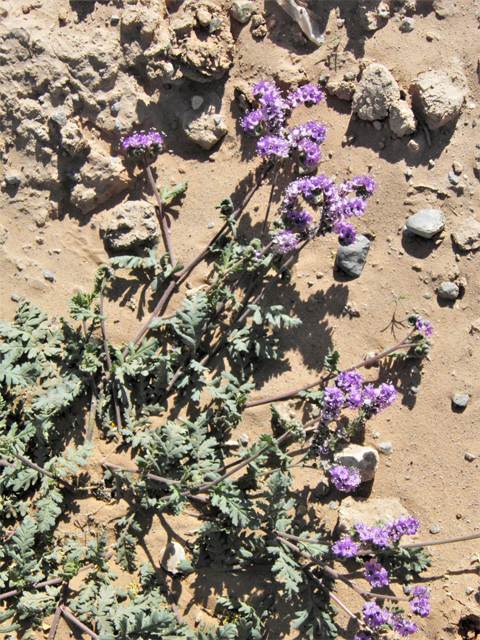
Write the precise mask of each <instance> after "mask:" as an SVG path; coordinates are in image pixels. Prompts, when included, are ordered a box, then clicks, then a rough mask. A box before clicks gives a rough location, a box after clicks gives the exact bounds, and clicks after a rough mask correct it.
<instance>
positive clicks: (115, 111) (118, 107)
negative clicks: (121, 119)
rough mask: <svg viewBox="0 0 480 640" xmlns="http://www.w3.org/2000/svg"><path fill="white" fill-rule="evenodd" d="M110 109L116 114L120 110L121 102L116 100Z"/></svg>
mask: <svg viewBox="0 0 480 640" xmlns="http://www.w3.org/2000/svg"><path fill="white" fill-rule="evenodd" d="M110 111H111V112H112V115H114V116H116V115H117V113H119V111H120V103H119V102H114V103H113V104H112V105H111V107H110Z"/></svg>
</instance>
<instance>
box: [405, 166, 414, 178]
mask: <svg viewBox="0 0 480 640" xmlns="http://www.w3.org/2000/svg"><path fill="white" fill-rule="evenodd" d="M405 176H406V177H407V178H411V177H412V176H413V171H412V169H411V168H410V167H408V169H407V170H406V171H405Z"/></svg>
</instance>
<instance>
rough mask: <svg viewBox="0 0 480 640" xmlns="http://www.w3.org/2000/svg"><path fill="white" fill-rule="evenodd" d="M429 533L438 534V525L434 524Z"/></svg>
mask: <svg viewBox="0 0 480 640" xmlns="http://www.w3.org/2000/svg"><path fill="white" fill-rule="evenodd" d="M430 533H433V534H435V533H440V525H438V524H434V525H432V526H431V527H430Z"/></svg>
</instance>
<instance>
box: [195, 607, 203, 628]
mask: <svg viewBox="0 0 480 640" xmlns="http://www.w3.org/2000/svg"><path fill="white" fill-rule="evenodd" d="M202 622H203V613H202V612H201V611H200V613H197V617H196V618H195V626H196V627H198V626H199V625H201V624H202Z"/></svg>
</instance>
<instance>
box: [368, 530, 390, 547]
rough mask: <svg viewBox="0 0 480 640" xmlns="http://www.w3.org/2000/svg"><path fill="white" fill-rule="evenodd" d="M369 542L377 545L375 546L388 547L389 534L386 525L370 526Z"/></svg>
mask: <svg viewBox="0 0 480 640" xmlns="http://www.w3.org/2000/svg"><path fill="white" fill-rule="evenodd" d="M370 535H371V538H370V540H371V542H372V544H375V545H377V547H388V545H389V544H390V536H389V531H388V527H386V526H381V527H372V528H371V529H370Z"/></svg>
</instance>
